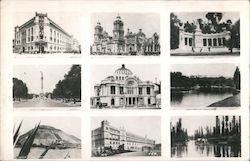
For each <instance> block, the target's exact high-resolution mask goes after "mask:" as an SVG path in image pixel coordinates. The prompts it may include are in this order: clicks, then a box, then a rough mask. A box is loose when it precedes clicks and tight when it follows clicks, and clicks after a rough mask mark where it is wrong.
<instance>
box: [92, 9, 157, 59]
mask: <svg viewBox="0 0 250 161" xmlns="http://www.w3.org/2000/svg"><path fill="white" fill-rule="evenodd" d="M91 30H92V34H91V40H92V45H91V48H90V52H91V55H121V56H131V55H134V56H157V55H160V15H159V14H157V13H93V14H92V15H91Z"/></svg>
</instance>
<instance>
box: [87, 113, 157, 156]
mask: <svg viewBox="0 0 250 161" xmlns="http://www.w3.org/2000/svg"><path fill="white" fill-rule="evenodd" d="M91 140H92V145H91V146H92V157H138V156H141V157H142V156H144V157H147V156H151V157H152V156H161V118H160V117H158V116H121V117H113V116H111V117H110V116H95V117H92V118H91Z"/></svg>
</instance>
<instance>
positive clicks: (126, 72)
mask: <svg viewBox="0 0 250 161" xmlns="http://www.w3.org/2000/svg"><path fill="white" fill-rule="evenodd" d="M159 88H160V87H159V86H158V84H156V83H153V82H150V81H142V80H140V78H138V77H137V76H135V75H134V74H133V72H132V71H131V70H130V69H127V68H126V67H125V65H124V64H123V65H122V66H121V67H120V68H119V69H117V70H115V72H114V74H113V75H112V76H108V77H106V78H105V79H104V80H102V81H101V83H100V84H96V85H95V86H94V97H92V98H91V106H92V108H102V107H110V108H122V107H123V108H126V107H132V108H133V107H134V108H137V107H138V108H140V107H141V108H156V107H157V106H159V105H157V100H156V99H157V98H156V96H157V94H159V91H160V89H159ZM157 91H158V92H157ZM158 108H159V107H158Z"/></svg>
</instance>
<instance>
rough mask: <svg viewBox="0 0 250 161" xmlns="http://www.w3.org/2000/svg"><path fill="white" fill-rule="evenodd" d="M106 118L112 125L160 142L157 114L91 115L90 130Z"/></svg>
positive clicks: (159, 126) (97, 126) (159, 121)
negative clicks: (135, 115) (134, 115)
mask: <svg viewBox="0 0 250 161" xmlns="http://www.w3.org/2000/svg"><path fill="white" fill-rule="evenodd" d="M103 120H108V121H109V122H110V125H111V126H113V127H117V128H120V127H124V128H125V130H126V131H127V132H130V133H133V134H137V135H139V136H142V137H145V136H147V138H149V139H153V140H155V141H156V144H157V143H161V130H160V129H161V120H160V117H158V116H147V117H146V116H139V117H132V116H130V117H124V116H123V117H92V118H91V130H94V129H96V128H99V127H101V122H102V121H103Z"/></svg>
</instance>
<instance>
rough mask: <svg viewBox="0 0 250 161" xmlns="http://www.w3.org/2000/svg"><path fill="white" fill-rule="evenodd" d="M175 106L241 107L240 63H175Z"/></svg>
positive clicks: (203, 107) (172, 76)
mask: <svg viewBox="0 0 250 161" xmlns="http://www.w3.org/2000/svg"><path fill="white" fill-rule="evenodd" d="M170 77H171V106H172V108H173V109H179V110H180V109H208V110H209V109H235V108H238V107H240V105H241V104H240V100H241V99H240V94H241V93H240V89H241V88H240V85H241V83H240V66H239V65H238V64H232V63H224V64H216V63H212V64H172V66H171V73H170Z"/></svg>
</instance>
